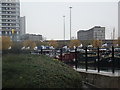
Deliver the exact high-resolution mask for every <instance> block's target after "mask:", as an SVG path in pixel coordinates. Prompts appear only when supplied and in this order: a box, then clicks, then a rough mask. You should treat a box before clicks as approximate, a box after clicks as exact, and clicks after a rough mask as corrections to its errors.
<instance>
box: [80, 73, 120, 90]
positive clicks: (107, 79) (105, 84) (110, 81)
mask: <svg viewBox="0 0 120 90" xmlns="http://www.w3.org/2000/svg"><path fill="white" fill-rule="evenodd" d="M79 73H80V74H81V76H82V79H83V81H85V82H88V83H90V84H93V85H94V86H96V87H98V88H118V89H119V90H120V76H107V75H102V74H97V73H87V72H79Z"/></svg>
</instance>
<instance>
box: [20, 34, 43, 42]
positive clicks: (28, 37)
mask: <svg viewBox="0 0 120 90" xmlns="http://www.w3.org/2000/svg"><path fill="white" fill-rule="evenodd" d="M21 40H22V41H24V40H31V41H40V40H42V35H36V34H24V35H22V37H21Z"/></svg>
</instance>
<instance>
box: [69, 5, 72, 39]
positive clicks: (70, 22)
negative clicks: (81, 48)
mask: <svg viewBox="0 0 120 90" xmlns="http://www.w3.org/2000/svg"><path fill="white" fill-rule="evenodd" d="M69 8H70V40H71V9H72V7H69Z"/></svg>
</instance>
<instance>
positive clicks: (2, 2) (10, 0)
mask: <svg viewBox="0 0 120 90" xmlns="http://www.w3.org/2000/svg"><path fill="white" fill-rule="evenodd" d="M0 35H2V36H10V38H11V40H14V41H16V40H19V38H20V2H19V0H0Z"/></svg>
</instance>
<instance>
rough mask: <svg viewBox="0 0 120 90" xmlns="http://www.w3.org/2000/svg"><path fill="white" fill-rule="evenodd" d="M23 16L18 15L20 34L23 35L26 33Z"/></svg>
mask: <svg viewBox="0 0 120 90" xmlns="http://www.w3.org/2000/svg"><path fill="white" fill-rule="evenodd" d="M25 23H26V22H25V16H24V17H20V35H24V34H25V33H26V24H25Z"/></svg>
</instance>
